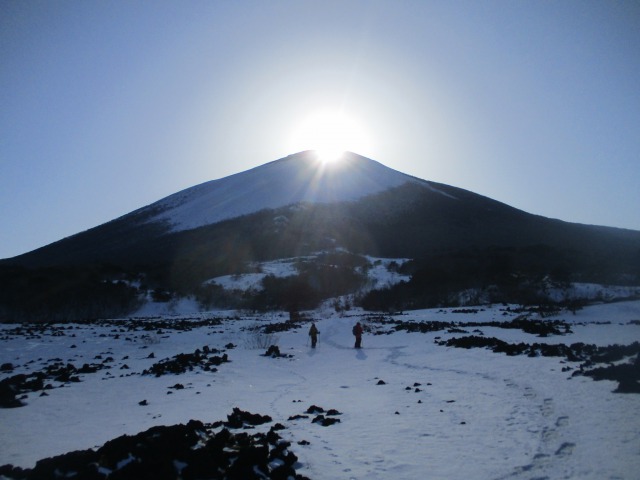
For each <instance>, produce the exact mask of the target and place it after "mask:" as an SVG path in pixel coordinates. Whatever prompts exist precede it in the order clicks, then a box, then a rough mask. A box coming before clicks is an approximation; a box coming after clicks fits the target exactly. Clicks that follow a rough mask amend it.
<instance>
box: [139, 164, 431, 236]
mask: <svg viewBox="0 0 640 480" xmlns="http://www.w3.org/2000/svg"><path fill="white" fill-rule="evenodd" d="M407 182H412V183H421V184H424V185H425V186H427V185H428V184H427V183H426V182H425V181H423V180H419V179H417V178H414V177H411V176H409V175H406V174H404V173H400V172H398V171H396V170H393V169H391V168H389V167H386V166H384V165H382V164H381V163H379V162H376V161H375V160H371V159H369V158H366V157H363V156H361V155H358V154H355V153H351V152H345V154H344V155H343V157H342V158H341V159H340V160H339V161H336V162H331V163H325V162H321V161H320V160H319V159H318V158H317V155H316V153H315V152H313V151H304V152H299V153H295V154H292V155H289V156H287V157H284V158H281V159H279V160H274V161H272V162H269V163H266V164H264V165H262V166H259V167H255V168H252V169H250V170H247V171H245V172H241V173H237V174H234V175H230V176H228V177H224V178H221V179H218V180H211V181H209V182H206V183H202V184H200V185H197V186H195V187H191V188H187V189H185V190H182V191H180V192H178V193H175V194H173V195H171V196H169V197H166V198H164V199H162V200H160V201H158V202H156V203H154V204H153V205H150V206H149V207H147V208H149V209H153V210H155V211H159V213H157V214H155V215H153V216H152V217H151V218H150V221H165V222H168V223H169V224H170V225H171V229H172V230H173V231H182V230H190V229H193V228H198V227H201V226H204V225H210V224H213V223H217V222H220V221H223V220H227V219H231V218H236V217H239V216H242V215H247V214H251V213H255V212H257V211H259V210H263V209H265V208H279V207H284V206H287V205H291V204H295V203H298V202H311V203H333V202H342V201H352V200H358V199H360V198H363V197H365V196H368V195H372V194H375V193H379V192H382V191H384V190H388V189H390V188H394V187H397V186H400V185H402V184H405V183H407Z"/></svg>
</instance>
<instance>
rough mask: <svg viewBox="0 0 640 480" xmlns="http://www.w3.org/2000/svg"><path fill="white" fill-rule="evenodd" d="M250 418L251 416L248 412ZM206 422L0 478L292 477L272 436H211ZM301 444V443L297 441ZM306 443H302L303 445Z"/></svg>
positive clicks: (4, 470) (281, 445) (7, 469)
mask: <svg viewBox="0 0 640 480" xmlns="http://www.w3.org/2000/svg"><path fill="white" fill-rule="evenodd" d="M250 415H252V414H250ZM214 428H215V427H214V426H213V425H211V424H209V425H205V424H203V423H202V422H199V421H196V420H191V421H190V422H189V423H187V424H186V425H173V426H158V427H153V428H150V429H149V430H147V431H145V432H142V433H139V434H137V435H133V436H129V435H123V436H121V437H118V438H116V439H114V440H111V441H109V442H107V443H105V444H104V445H103V446H102V447H100V448H98V449H97V450H93V449H89V450H82V451H75V452H71V453H67V454H65V455H59V456H56V457H50V458H46V459H43V460H40V461H39V462H37V463H36V466H35V467H34V468H32V469H22V468H20V467H14V466H13V465H4V466H1V467H0V477H2V478H7V479H11V480H14V479H15V480H18V479H31V478H34V479H35V478H86V479H96V480H102V479H107V478H118V479H121V480H133V479H140V478H220V479H222V478H227V479H258V478H270V479H274V480H275V479H295V480H308V479H307V478H306V477H304V476H302V475H300V474H297V473H296V471H295V465H296V464H297V461H298V457H297V456H296V455H295V454H294V453H293V452H292V451H291V450H290V446H291V445H290V443H289V442H285V441H283V440H282V439H281V438H280V437H279V435H278V434H277V433H275V432H274V431H273V430H270V431H269V433H268V434H266V435H265V434H262V433H256V434H254V435H248V434H247V433H245V432H243V433H231V432H230V431H229V430H228V429H226V428H223V429H222V430H220V431H218V432H217V433H216V432H215V431H214V430H213V429H214ZM300 445H305V443H302V442H301V443H300ZM306 445H308V442H307V443H306Z"/></svg>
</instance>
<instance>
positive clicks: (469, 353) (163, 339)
mask: <svg viewBox="0 0 640 480" xmlns="http://www.w3.org/2000/svg"><path fill="white" fill-rule="evenodd" d="M458 312H460V313H455V311H454V310H453V309H439V310H424V311H418V312H410V313H407V314H405V315H398V316H397V317H386V318H387V319H391V318H395V319H398V320H403V321H415V322H420V321H434V320H439V321H447V322H454V321H455V322H463V323H464V322H485V321H492V320H496V321H506V320H511V319H513V318H514V317H515V316H516V314H515V313H513V312H506V311H505V308H504V307H498V306H495V307H485V308H482V309H479V310H478V311H477V312H476V313H470V311H468V310H467V311H466V313H462V312H463V311H460V310H459V311H458ZM310 316H311V318H313V319H314V320H315V321H316V325H317V326H318V329H319V330H320V341H319V345H318V348H317V349H315V350H314V349H311V348H309V346H308V337H307V329H308V325H303V326H301V327H299V328H297V329H295V330H289V331H284V332H279V333H275V334H273V335H274V336H273V339H274V340H275V341H276V342H277V344H278V346H279V347H280V350H281V352H282V353H283V354H285V355H287V356H289V357H287V358H269V357H265V356H262V354H263V353H264V350H263V349H257V348H255V344H256V341H257V340H259V339H260V338H259V337H258V336H257V335H256V334H255V333H252V332H251V331H249V330H247V329H248V327H253V326H255V325H256V324H268V323H281V322H284V321H285V320H287V319H288V316H285V315H284V314H279V315H278V314H270V315H264V316H255V315H246V316H245V315H241V314H238V313H236V312H211V313H208V314H197V315H192V316H191V317H189V318H190V320H187V321H188V322H196V321H197V320H198V319H206V318H222V319H223V321H222V322H221V323H220V324H219V325H211V326H199V327H196V328H194V329H192V330H190V331H189V330H186V331H185V330H173V329H172V328H162V329H160V330H155V329H154V330H153V331H145V330H142V329H138V330H130V329H129V328H128V322H127V320H122V321H118V322H116V324H112V325H106V324H105V325H91V324H86V325H69V326H65V327H64V328H51V329H45V330H43V331H40V332H38V331H33V332H25V331H22V334H19V335H18V334H16V331H15V330H14V329H15V328H16V325H2V326H0V344H1V348H0V364H6V363H11V364H12V365H13V366H14V367H15V368H14V370H13V372H10V373H9V372H2V375H1V376H0V379H4V378H7V377H9V376H12V375H16V374H19V373H30V372H34V371H37V370H41V369H42V368H43V366H44V365H46V364H47V362H48V361H49V360H50V359H60V360H61V361H62V363H72V364H74V365H76V366H77V367H78V368H79V367H80V366H82V365H83V364H85V363H86V364H97V363H101V364H104V362H107V364H108V366H109V367H110V368H109V369H103V370H99V371H98V372H96V373H87V374H81V375H79V377H80V380H81V381H80V382H69V383H66V384H63V383H60V382H55V381H51V382H50V383H52V384H53V386H54V387H55V388H53V389H51V390H47V393H48V395H46V396H40V395H41V393H40V392H33V393H30V394H28V398H26V399H25V400H24V402H25V403H26V406H24V407H20V408H4V409H0V465H3V464H7V463H11V464H14V465H16V466H21V467H26V468H28V467H33V466H34V464H35V462H36V461H37V460H39V459H41V458H45V457H49V456H53V455H58V454H62V453H65V452H69V451H72V450H77V449H87V448H92V447H97V446H100V445H102V444H104V443H105V442H106V441H108V440H110V439H113V438H115V437H117V436H120V435H123V434H135V433H138V432H141V431H143V430H146V429H148V428H150V427H151V426H154V425H173V424H177V423H186V422H187V421H188V420H190V419H197V420H201V421H203V422H214V421H216V420H224V419H226V415H227V414H229V413H231V411H232V409H233V407H240V408H241V409H243V410H247V411H250V412H253V413H259V414H263V415H270V416H272V417H273V420H274V422H281V423H282V424H284V425H285V426H286V427H287V429H286V430H283V431H282V432H281V433H282V435H283V437H285V438H287V439H289V440H290V441H291V442H292V444H293V447H292V450H293V451H294V452H295V454H296V455H298V457H299V465H298V466H297V471H298V473H301V474H303V475H306V476H308V477H309V478H312V479H340V478H344V479H351V478H356V479H363V478H367V479H376V478H380V479H382V478H385V479H386V478H397V479H415V478H434V479H468V478H478V479H531V478H549V479H561V478H580V479H594V480H595V479H598V480H599V479H614V478H615V479H633V478H638V477H637V475H638V472H640V394H621V393H613V392H612V391H613V390H614V389H615V387H616V384H615V383H614V382H611V381H599V382H597V381H593V380H592V379H590V378H588V377H583V376H577V377H572V376H571V373H572V371H566V370H567V367H571V368H574V369H575V368H576V367H577V366H578V364H577V363H572V362H568V361H566V359H563V358H558V357H552V358H549V357H536V358H530V357H527V356H515V357H512V356H507V355H505V354H501V353H493V352H492V351H490V350H488V349H469V350H467V349H460V348H450V347H445V346H441V345H438V344H437V343H436V339H437V337H439V339H440V340H446V339H447V338H450V337H454V336H463V335H464V334H463V333H447V331H438V332H432V333H407V332H404V331H400V332H395V331H393V329H392V328H391V327H390V326H388V325H387V326H385V325H382V326H381V325H377V324H374V323H372V322H369V321H368V320H367V318H368V317H366V316H365V315H364V314H363V312H357V311H352V312H348V315H347V316H340V315H338V314H337V313H335V312H332V311H330V310H325V311H317V312H313V313H312V314H311V315H310ZM553 318H558V319H563V320H565V321H567V322H569V323H571V324H572V327H571V328H572V330H573V333H571V334H567V335H563V336H550V337H545V338H540V337H537V336H535V335H532V334H528V333H524V332H523V331H522V330H514V329H509V330H507V329H502V328H497V327H481V328H480V330H481V331H482V332H483V334H484V335H485V336H486V337H497V338H500V339H503V340H505V341H509V342H520V341H522V342H527V343H535V342H539V343H542V342H546V343H565V344H570V343H574V342H585V343H592V344H597V345H602V346H605V345H609V344H613V343H619V344H630V343H632V342H634V341H638V340H640V325H638V324H637V323H633V322H632V321H634V320H640V302H639V301H633V302H620V303H612V304H603V305H596V306H592V307H588V308H585V309H583V310H581V311H578V312H577V314H576V315H573V314H571V313H561V314H559V315H557V316H554V317H553ZM170 320H171V321H172V322H179V320H180V317H171V318H170ZM356 321H364V322H365V324H369V325H370V326H371V327H372V328H373V329H374V330H380V329H382V330H386V331H389V332H391V333H390V334H382V335H373V334H372V333H369V334H367V335H365V337H364V340H363V345H364V348H363V349H362V350H355V349H354V348H353V336H352V335H351V327H352V325H353V324H354V323H355V322H356ZM605 322H606V323H605ZM230 343H233V344H234V345H235V348H231V347H230V346H229V344H230ZM205 345H206V346H208V347H210V348H216V349H219V350H221V351H225V353H227V354H228V357H229V360H230V362H229V363H223V364H222V365H220V366H219V367H218V371H216V372H213V371H204V370H201V369H199V368H194V370H193V371H190V372H187V373H183V374H181V375H172V374H170V375H163V376H160V377H155V376H152V375H140V374H141V373H142V372H143V371H144V370H145V369H148V368H150V367H151V366H152V365H153V364H154V363H157V362H159V361H160V360H161V359H165V358H169V357H173V356H175V355H177V354H179V353H192V352H194V350H196V349H198V348H200V349H202V347H203V346H205ZM151 353H153V354H154V355H153V357H155V358H149V357H150V354H151ZM109 357H111V359H113V360H112V361H111V360H109ZM563 369H564V370H565V371H563ZM381 380H382V382H380V381H381ZM383 382H384V384H383ZM177 383H180V384H182V385H184V387H185V388H184V389H172V388H170V387H172V386H175V385H176V384H177ZM143 400H146V403H147V405H140V404H139V403H140V402H142V401H143ZM312 405H317V406H321V407H323V408H324V409H325V410H328V409H336V410H338V411H339V412H340V413H341V415H339V416H338V417H336V418H339V419H340V422H339V423H336V424H334V425H331V426H328V427H323V426H320V425H319V424H316V423H311V419H312V418H313V415H310V416H309V418H298V419H295V420H291V419H290V417H293V416H296V415H305V412H306V410H307V409H308V408H309V407H310V406H312ZM307 415H308V414H307ZM258 428H260V427H258ZM303 440H306V441H307V442H309V444H308V445H299V444H298V443H297V442H301V441H303Z"/></svg>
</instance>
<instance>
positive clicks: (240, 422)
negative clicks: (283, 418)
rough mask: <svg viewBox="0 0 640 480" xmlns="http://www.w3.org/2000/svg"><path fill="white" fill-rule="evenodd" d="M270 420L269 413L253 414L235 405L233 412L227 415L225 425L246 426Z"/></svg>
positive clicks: (232, 426)
mask: <svg viewBox="0 0 640 480" xmlns="http://www.w3.org/2000/svg"><path fill="white" fill-rule="evenodd" d="M271 421H273V419H272V418H271V417H270V416H269V415H260V414H253V413H249V412H245V411H243V410H240V409H239V408H238V407H235V408H234V409H233V413H231V414H229V415H227V422H226V423H225V425H226V426H227V427H228V428H247V427H252V426H256V425H262V424H263V423H269V422H271Z"/></svg>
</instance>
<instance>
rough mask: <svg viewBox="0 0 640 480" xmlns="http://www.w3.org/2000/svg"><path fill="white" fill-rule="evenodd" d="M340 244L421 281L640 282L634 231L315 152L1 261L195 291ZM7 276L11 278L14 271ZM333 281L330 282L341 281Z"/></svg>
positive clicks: (638, 235)
mask: <svg viewBox="0 0 640 480" xmlns="http://www.w3.org/2000/svg"><path fill="white" fill-rule="evenodd" d="M336 248H339V249H341V251H348V252H350V253H351V254H356V255H372V256H377V257H387V258H408V259H413V264H412V267H411V268H412V269H413V270H412V271H410V272H406V273H407V274H413V275H414V277H415V278H418V277H420V275H419V274H417V272H423V274H424V272H425V271H426V272H427V274H426V275H427V276H429V275H432V273H429V272H433V271H437V272H444V273H446V274H447V275H448V276H449V277H456V278H466V279H468V280H470V279H471V277H474V278H476V279H478V278H483V279H484V280H486V281H487V282H490V281H491V282H493V281H495V278H494V277H491V276H490V277H487V278H485V276H486V274H487V273H486V272H489V271H490V272H494V273H495V272H499V274H500V275H501V278H502V279H503V280H504V279H505V278H507V276H513V275H521V274H522V273H523V272H525V273H526V274H527V275H529V276H531V275H534V274H535V275H537V276H544V275H548V274H551V273H554V274H555V275H556V276H558V277H559V278H560V277H561V278H562V279H563V280H581V281H601V282H604V281H606V282H611V283H613V282H640V232H638V231H631V230H624V229H617V228H610V227H600V226H592V225H581V224H574V223H568V222H563V221H560V220H554V219H549V218H545V217H542V216H538V215H533V214H530V213H527V212H523V211H521V210H518V209H515V208H513V207H510V206H508V205H505V204H503V203H500V202H498V201H495V200H492V199H490V198H487V197H484V196H481V195H478V194H475V193H472V192H469V191H466V190H463V189H460V188H456V187H452V186H448V185H443V184H438V183H435V182H430V181H427V180H421V179H418V178H415V177H412V176H409V175H406V174H403V173H400V172H397V171H395V170H392V169H390V168H388V167H386V166H384V165H382V164H380V163H378V162H376V161H374V160H370V159H367V158H365V157H362V156H359V155H356V154H353V153H350V154H347V155H346V156H345V158H344V159H343V160H342V161H341V162H338V163H333V164H323V163H321V162H319V161H318V160H317V159H316V157H315V155H314V154H313V152H301V153H298V154H294V155H290V156H288V157H286V158H283V159H280V160H276V161H273V162H270V163H267V164H265V165H262V166H260V167H257V168H254V169H251V170H248V171H245V172H242V173H238V174H235V175H231V176H229V177H226V178H222V179H219V180H213V181H210V182H206V183H203V184H201V185H197V186H195V187H192V188H188V189H186V190H183V191H181V192H178V193H176V194H174V195H171V196H169V197H166V198H164V199H161V200H160V201H158V202H155V203H153V204H151V205H148V206H146V207H143V208H141V209H139V210H136V211H134V212H131V213H129V214H127V215H124V216H123V217H121V218H118V219H115V220H113V221H111V222H108V223H106V224H104V225H100V226H97V227H95V228H92V229H90V230H87V231H85V232H82V233H78V234H76V235H73V236H71V237H68V238H65V239H63V240H60V241H58V242H55V243H53V244H51V245H47V246H45V247H42V248H40V249H37V250H34V251H32V252H29V253H26V254H24V255H20V256H18V257H14V258H11V259H5V260H3V261H2V262H0V265H2V266H4V268H5V269H16V268H17V269H21V268H22V269H24V268H27V269H43V268H48V269H52V268H54V269H56V268H57V269H74V271H76V272H77V271H78V270H83V271H84V272H85V274H86V272H87V271H89V270H91V271H92V272H94V274H95V275H94V274H92V275H93V276H94V277H95V276H96V275H97V276H100V275H102V278H105V275H106V273H105V272H108V273H110V274H113V273H114V272H115V273H117V272H120V273H123V272H124V273H127V274H129V275H137V274H142V275H144V277H145V279H146V281H147V282H148V283H149V284H151V285H152V286H155V287H157V288H166V289H169V290H172V291H181V292H182V293H189V292H193V291H195V290H197V289H198V288H199V287H200V286H201V285H202V284H203V282H204V281H205V280H207V279H209V278H213V277H216V276H221V275H227V274H234V273H241V272H246V271H250V270H251V269H252V268H255V266H254V264H255V262H258V261H267V260H274V259H278V258H291V257H299V256H304V255H311V254H313V253H314V252H316V253H317V252H319V251H331V250H335V249H336ZM341 261H345V262H347V263H349V262H351V263H353V260H345V259H342V260H341ZM356 263H357V262H356ZM470 266H473V268H470ZM5 271H6V270H5ZM10 272H11V273H9V274H7V275H5V278H8V279H10V278H12V277H11V276H12V275H13V276H15V270H10ZM96 272H97V273H96ZM0 273H1V272H0ZM325 273H326V272H325ZM342 273H343V275H342V277H344V276H345V275H346V274H345V272H344V271H343V272H342ZM85 274H83V275H85ZM74 275H76V274H75V273H74ZM323 275H324V273H323ZM496 275H497V273H496ZM319 276H321V275H320V274H319V273H318V271H316V272H315V273H314V277H313V278H312V279H307V281H306V283H305V286H304V288H306V289H307V290H309V289H313V288H317V285H318V284H319V283H322V282H320V281H319V280H318V278H319ZM423 276H424V275H423ZM54 277H55V275H54ZM112 277H113V275H112ZM337 277H338V276H337V275H336V274H334V275H333V277H331V278H333V280H332V281H334V283H335V280H336V279H337ZM342 277H341V278H342ZM82 278H85V277H84V276H82ZM92 278H93V277H92ZM96 278H97V277H96ZM50 281H51V282H53V280H51V279H50ZM332 281H329V280H326V281H325V284H327V285H328V284H331V283H332ZM7 282H10V280H7ZM80 283H83V282H80ZM84 283H86V282H84ZM432 283H433V282H431V283H427V284H425V285H431V286H432ZM463 283H464V282H463ZM467 283H469V282H467ZM314 285H315V287H314ZM465 285H466V284H465ZM454 286H455V288H459V287H462V286H464V285H462V284H461V283H460V282H454V283H452V284H451V288H454ZM283 288H284V287H283ZM286 288H289V287H286ZM301 288H302V287H301ZM420 288H422V286H421V287H420Z"/></svg>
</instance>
